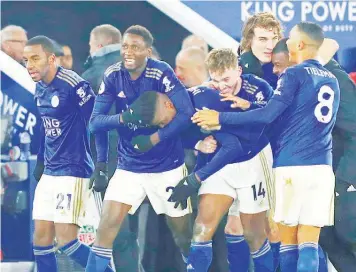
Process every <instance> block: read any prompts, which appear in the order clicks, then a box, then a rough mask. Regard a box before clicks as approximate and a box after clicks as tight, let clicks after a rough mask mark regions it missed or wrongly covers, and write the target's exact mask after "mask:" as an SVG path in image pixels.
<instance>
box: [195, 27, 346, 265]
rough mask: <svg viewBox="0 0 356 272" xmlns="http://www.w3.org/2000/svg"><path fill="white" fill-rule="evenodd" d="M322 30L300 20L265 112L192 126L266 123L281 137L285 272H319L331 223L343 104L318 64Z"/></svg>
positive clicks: (278, 165) (206, 114)
mask: <svg viewBox="0 0 356 272" xmlns="http://www.w3.org/2000/svg"><path fill="white" fill-rule="evenodd" d="M322 37H323V31H322V29H321V27H320V26H319V25H317V24H314V23H309V22H302V23H299V24H297V25H296V26H295V27H293V29H292V30H291V32H290V37H289V39H288V41H287V45H288V49H289V56H290V61H292V62H296V63H297V65H295V66H292V67H289V68H288V69H286V70H285V72H284V73H283V74H282V75H281V76H280V79H279V81H278V84H277V86H278V87H277V89H276V90H275V91H274V96H273V97H272V99H271V100H270V101H269V103H268V104H267V105H266V107H264V108H262V109H256V110H252V111H249V112H245V113H227V112H222V113H218V112H216V111H211V110H205V111H204V110H203V111H199V112H197V113H196V114H195V116H194V117H193V120H194V122H196V123H198V125H200V126H202V127H203V128H204V127H206V126H216V125H220V124H221V125H222V126H224V125H240V126H241V125H244V124H250V123H260V124H268V123H271V122H273V121H274V120H276V119H277V117H280V118H279V119H278V121H277V125H276V126H275V130H276V131H275V133H276V135H279V137H278V139H277V143H276V150H275V154H274V155H275V157H274V159H275V160H274V167H275V179H276V184H275V186H276V210H275V216H274V219H275V221H276V222H279V223H280V232H281V241H282V246H281V251H280V252H281V270H282V271H296V270H298V271H318V268H319V260H318V240H319V234H320V228H321V227H323V226H327V225H332V224H333V202H334V187H335V177H334V174H333V171H332V166H331V164H332V152H331V151H332V137H331V131H332V129H333V127H334V124H335V120H336V114H337V110H338V106H339V101H340V89H339V85H338V82H337V80H336V78H335V76H334V75H333V74H332V73H330V72H329V71H327V70H326V69H325V68H323V66H322V65H321V64H320V63H319V61H318V60H317V58H318V50H319V48H320V46H321V44H322V42H323V38H322Z"/></svg>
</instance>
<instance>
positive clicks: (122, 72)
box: [86, 26, 193, 272]
mask: <svg viewBox="0 0 356 272" xmlns="http://www.w3.org/2000/svg"><path fill="white" fill-rule="evenodd" d="M152 43H153V37H152V34H151V33H150V31H149V30H147V29H146V28H144V27H142V26H132V27H129V28H128V29H127V30H126V31H125V33H124V35H123V41H122V50H121V54H122V58H123V61H122V62H119V63H117V64H114V65H112V66H111V67H109V68H108V69H107V70H106V72H105V75H104V79H103V82H102V84H101V86H100V89H99V92H98V96H97V98H96V101H95V106H94V110H93V114H92V117H91V121H90V128H91V130H92V131H93V132H97V131H108V130H111V129H117V131H118V134H119V135H120V137H119V143H118V155H119V158H118V165H117V170H116V172H115V174H114V176H113V178H112V179H111V180H110V183H109V186H108V188H107V191H106V194H105V199H104V205H103V213H102V216H101V220H100V223H99V228H98V231H97V237H96V238H97V239H96V240H95V243H94V246H93V247H92V251H91V255H90V258H89V261H88V265H87V268H86V271H88V272H93V271H104V270H105V268H106V267H107V265H108V263H109V260H110V257H111V251H112V243H113V241H114V238H115V237H116V235H117V233H118V231H119V230H120V224H121V223H122V221H123V220H124V218H125V216H126V215H127V214H128V213H130V214H133V213H135V211H136V210H137V208H138V207H139V206H140V205H141V203H142V201H143V200H144V199H145V197H146V196H147V197H148V198H149V200H150V202H151V204H152V207H153V209H154V210H155V211H156V213H157V214H165V215H166V216H167V221H168V225H169V227H170V229H171V230H172V232H173V236H174V239H175V241H176V243H177V245H178V246H179V247H180V248H181V250H182V253H183V254H184V255H188V251H189V246H190V238H191V235H192V234H191V224H190V218H191V215H190V213H191V209H190V207H187V208H186V209H175V208H174V203H170V202H168V201H167V199H168V198H169V196H170V191H167V190H166V187H168V186H175V185H176V184H177V183H178V182H179V181H180V180H181V179H182V178H183V177H184V175H185V167H184V152H183V147H182V143H181V141H180V138H179V134H180V132H181V131H182V130H184V129H185V128H186V127H188V126H189V125H190V118H191V116H192V115H193V106H192V104H191V101H190V99H189V95H188V93H187V90H186V89H185V88H184V86H183V85H182V84H181V82H180V81H179V80H178V79H177V77H176V76H175V74H174V72H173V70H172V68H171V67H170V66H169V65H168V64H167V63H165V62H162V61H157V60H153V59H151V58H150V56H151V54H152ZM149 91H155V92H158V93H162V94H165V95H167V96H168V97H169V98H170V100H171V101H172V105H168V104H164V105H165V107H172V106H174V109H175V110H176V115H175V116H174V118H173V120H171V121H170V120H168V121H170V122H169V123H168V124H165V122H163V123H164V127H160V128H157V126H156V127H152V126H151V124H150V123H147V122H148V121H150V120H147V119H145V118H146V117H145V116H144V115H145V114H146V113H145V109H144V108H143V106H142V104H141V103H140V102H139V101H140V100H139V99H138V98H139V97H140V96H142V95H144V96H147V97H146V99H150V100H151V99H152V98H155V97H156V98H157V96H155V94H154V93H152V92H149ZM146 92H149V93H148V94H146ZM158 96H160V95H159V94H158ZM114 103H115V105H116V114H114V115H108V112H109V110H110V108H111V106H112V104H114ZM151 106H152V105H151ZM154 106H155V105H154ZM151 110H152V108H151ZM172 110H173V109H172ZM150 118H152V115H151V116H150ZM150 118H149V119H150ZM166 121H167V120H166ZM163 123H160V121H158V125H159V124H161V126H163Z"/></svg>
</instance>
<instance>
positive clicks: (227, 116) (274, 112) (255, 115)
mask: <svg viewBox="0 0 356 272" xmlns="http://www.w3.org/2000/svg"><path fill="white" fill-rule="evenodd" d="M287 107H288V105H286V104H284V103H283V102H280V101H277V100H273V99H272V100H271V101H270V102H269V103H268V104H267V105H266V106H265V107H264V108H260V109H255V110H251V111H248V112H221V113H219V116H218V119H219V124H221V125H247V124H251V123H254V124H264V125H267V124H270V123H272V122H273V121H274V120H275V119H276V118H277V117H278V116H280V115H281V114H282V113H283V112H284V111H285V109H286V108H287ZM200 123H201V124H202V126H204V121H203V122H200ZM198 125H199V123H198Z"/></svg>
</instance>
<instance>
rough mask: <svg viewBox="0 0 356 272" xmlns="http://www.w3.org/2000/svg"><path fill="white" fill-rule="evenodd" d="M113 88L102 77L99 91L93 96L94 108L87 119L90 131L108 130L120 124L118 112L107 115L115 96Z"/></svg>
mask: <svg viewBox="0 0 356 272" xmlns="http://www.w3.org/2000/svg"><path fill="white" fill-rule="evenodd" d="M114 90H115V89H114V88H113V87H110V84H109V82H108V81H106V78H105V77H104V80H103V83H102V85H101V87H100V89H99V93H98V95H97V97H96V98H95V104H94V109H93V112H92V114H91V117H90V121H89V129H90V131H91V132H92V133H96V132H98V131H109V130H112V129H116V128H118V127H119V126H122V124H120V114H114V115H108V113H109V111H110V109H111V106H112V105H113V104H114V102H115V98H116V97H115V91H114Z"/></svg>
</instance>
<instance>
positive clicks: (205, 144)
mask: <svg viewBox="0 0 356 272" xmlns="http://www.w3.org/2000/svg"><path fill="white" fill-rule="evenodd" d="M216 147H217V141H216V140H215V139H214V137H213V136H211V135H210V136H208V137H206V138H205V139H204V140H203V141H199V143H198V145H197V147H196V150H198V151H200V152H202V153H204V154H211V153H214V152H215V150H216Z"/></svg>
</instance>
